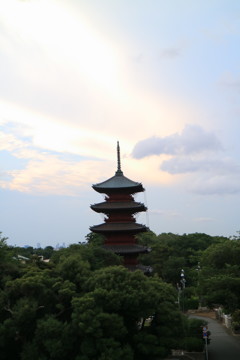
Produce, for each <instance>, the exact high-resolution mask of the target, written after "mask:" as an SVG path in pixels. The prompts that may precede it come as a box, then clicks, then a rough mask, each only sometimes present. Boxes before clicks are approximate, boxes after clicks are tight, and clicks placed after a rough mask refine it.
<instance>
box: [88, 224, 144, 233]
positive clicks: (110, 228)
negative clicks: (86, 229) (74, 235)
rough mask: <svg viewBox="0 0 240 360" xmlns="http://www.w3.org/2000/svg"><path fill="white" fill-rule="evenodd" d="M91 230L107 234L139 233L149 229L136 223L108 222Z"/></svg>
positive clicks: (92, 227)
mask: <svg viewBox="0 0 240 360" xmlns="http://www.w3.org/2000/svg"><path fill="white" fill-rule="evenodd" d="M90 230H91V231H93V232H97V233H105V232H132V233H138V232H143V231H147V230H148V228H147V227H146V226H145V225H141V224H138V223H135V222H126V223H123V222H122V223H121V222H117V223H116V222H108V223H103V224H100V225H95V226H91V227H90Z"/></svg>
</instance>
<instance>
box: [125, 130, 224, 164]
mask: <svg viewBox="0 0 240 360" xmlns="http://www.w3.org/2000/svg"><path fill="white" fill-rule="evenodd" d="M219 150H222V145H221V143H220V141H219V140H218V138H217V137H216V135H215V134H214V133H210V132H206V131H205V130H203V129H202V128H201V127H200V126H198V125H186V126H185V128H184V129H183V131H182V133H181V134H173V135H169V136H166V137H156V136H153V137H151V138H148V139H145V140H142V141H139V142H138V143H137V144H136V145H135V147H134V149H133V151H132V156H133V157H134V158H136V159H141V158H143V157H146V156H151V155H161V154H167V155H178V156H179V155H189V154H197V153H201V152H209V151H211V152H212V151H213V152H215V151H219Z"/></svg>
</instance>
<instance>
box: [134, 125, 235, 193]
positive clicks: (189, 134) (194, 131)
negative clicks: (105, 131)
mask: <svg viewBox="0 0 240 360" xmlns="http://www.w3.org/2000/svg"><path fill="white" fill-rule="evenodd" d="M153 155H159V156H160V155H167V156H170V158H168V159H162V161H161V160H160V161H161V163H160V165H159V169H160V170H162V171H164V172H167V173H168V174H171V175H172V176H174V175H185V178H186V181H187V184H186V187H187V189H189V190H190V191H192V192H195V193H198V194H201V195H210V194H220V195H223V194H235V193H239V192H240V164H239V163H238V162H236V161H235V160H234V159H232V158H231V157H228V156H226V155H225V149H224V147H223V145H222V144H221V142H220V140H219V139H218V138H217V136H216V135H215V134H214V133H211V132H207V131H205V130H204V129H203V128H201V127H200V126H197V125H187V126H186V127H185V128H184V129H183V131H182V133H180V134H177V133H176V134H173V135H169V136H166V137H156V136H154V137H151V138H147V139H145V140H142V141H139V142H138V143H137V144H136V145H135V147H134V149H133V151H132V156H133V157H134V158H135V159H142V158H145V157H150V156H153Z"/></svg>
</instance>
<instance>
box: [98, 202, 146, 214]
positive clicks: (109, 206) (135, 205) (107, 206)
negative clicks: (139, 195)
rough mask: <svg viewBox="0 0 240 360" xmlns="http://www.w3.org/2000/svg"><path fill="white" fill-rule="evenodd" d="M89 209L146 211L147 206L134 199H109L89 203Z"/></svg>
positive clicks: (100, 210) (101, 210)
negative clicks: (92, 203)
mask: <svg viewBox="0 0 240 360" xmlns="http://www.w3.org/2000/svg"><path fill="white" fill-rule="evenodd" d="M91 209H92V210H94V211H96V212H108V211H111V212H114V211H121V210H122V211H127V210H129V211H131V210H133V211H137V212H139V211H146V210H147V208H146V207H145V205H144V204H143V203H140V202H136V201H109V202H102V203H99V204H94V205H91Z"/></svg>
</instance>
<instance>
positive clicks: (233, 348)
mask: <svg viewBox="0 0 240 360" xmlns="http://www.w3.org/2000/svg"><path fill="white" fill-rule="evenodd" d="M190 317H191V318H192V317H193V318H197V319H204V320H206V321H207V322H208V330H209V331H211V336H210V339H211V343H210V345H208V360H238V359H240V337H239V336H234V335H231V334H230V332H229V330H228V329H226V328H225V327H224V326H223V325H221V324H220V323H219V322H218V321H217V320H213V319H210V318H207V317H203V316H197V315H190Z"/></svg>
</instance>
